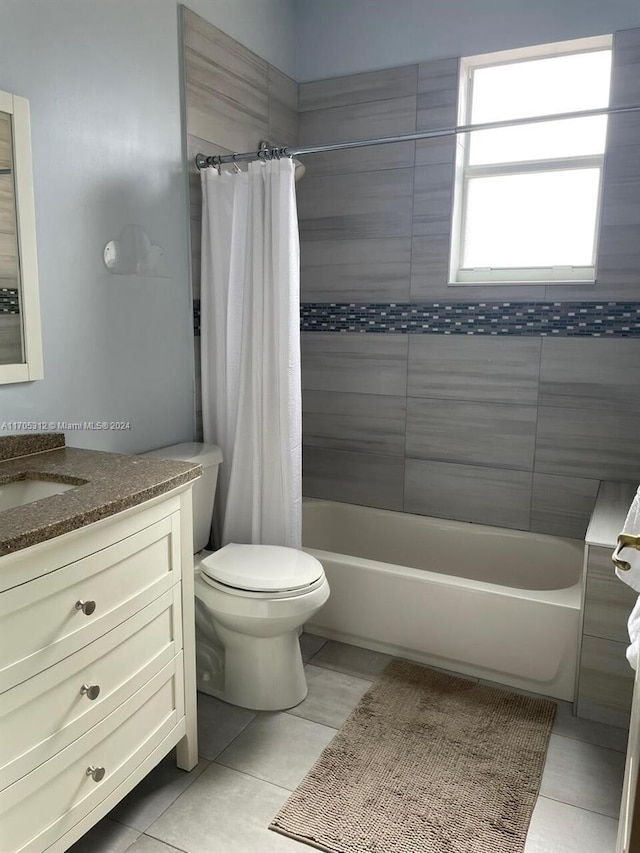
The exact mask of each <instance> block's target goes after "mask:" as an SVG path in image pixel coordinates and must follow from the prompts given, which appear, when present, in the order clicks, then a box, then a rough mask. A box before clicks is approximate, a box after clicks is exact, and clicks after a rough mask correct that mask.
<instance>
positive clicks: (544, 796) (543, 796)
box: [536, 794, 618, 823]
mask: <svg viewBox="0 0 640 853" xmlns="http://www.w3.org/2000/svg"><path fill="white" fill-rule="evenodd" d="M540 799H542V800H553V802H554V803H562V805H564V806H571V808H574V809H580V811H583V812H587V813H588V814H597V815H599V816H600V817H606V818H609V820H613V821H615V822H616V823H617V822H618V818H617V817H613V816H612V815H610V814H607V813H606V812H599V811H598V810H597V809H588V808H586V806H578V805H576V804H575V803H568V802H567V801H566V800H559V799H558V797H550V796H549V795H548V794H538V797H537V800H540ZM537 800H536V802H537Z"/></svg>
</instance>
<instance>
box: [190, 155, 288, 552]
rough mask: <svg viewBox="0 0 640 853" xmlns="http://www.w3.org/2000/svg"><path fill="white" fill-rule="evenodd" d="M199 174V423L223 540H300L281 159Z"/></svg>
mask: <svg viewBox="0 0 640 853" xmlns="http://www.w3.org/2000/svg"><path fill="white" fill-rule="evenodd" d="M201 175H202V193H203V201H202V278H201V348H202V420H203V437H204V440H205V442H210V443H213V444H218V445H219V446H220V447H221V448H222V453H223V456H224V461H223V464H222V466H221V469H220V474H219V480H218V490H217V496H216V501H217V504H218V510H219V515H218V517H219V519H220V521H221V531H220V533H221V537H220V538H221V542H220V544H222V545H224V544H227V543H228V542H239V543H261V544H267V545H288V546H291V547H294V548H299V547H300V545H301V511H302V435H301V432H302V412H301V409H302V404H301V391H300V269H299V267H300V257H299V241H298V219H297V212H296V202H295V185H294V166H293V163H292V161H291V160H290V159H283V160H273V161H269V162H266V163H263V162H255V163H251V164H250V165H249V171H248V172H240V173H237V174H236V173H233V172H225V171H223V172H222V174H218V172H217V171H216V170H215V169H212V168H210V169H204V170H203V171H202V172H201Z"/></svg>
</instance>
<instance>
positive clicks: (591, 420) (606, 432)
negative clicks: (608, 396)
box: [535, 406, 640, 481]
mask: <svg viewBox="0 0 640 853" xmlns="http://www.w3.org/2000/svg"><path fill="white" fill-rule="evenodd" d="M535 469H536V472H541V473H546V474H568V475H569V476H574V477H576V476H577V477H590V478H592V479H598V480H620V481H629V480H631V481H634V480H638V479H640V457H639V455H638V416H637V415H631V416H629V417H621V416H620V413H619V412H618V411H613V410H610V411H598V410H596V409H594V410H590V411H589V412H588V414H587V413H586V412H585V410H584V409H566V408H560V407H558V406H540V407H539V408H538V432H537V440H536V462H535Z"/></svg>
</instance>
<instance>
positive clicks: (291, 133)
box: [254, 65, 298, 146]
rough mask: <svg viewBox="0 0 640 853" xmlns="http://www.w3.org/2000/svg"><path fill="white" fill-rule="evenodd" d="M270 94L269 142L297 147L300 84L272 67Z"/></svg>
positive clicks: (270, 67) (270, 68)
mask: <svg viewBox="0 0 640 853" xmlns="http://www.w3.org/2000/svg"><path fill="white" fill-rule="evenodd" d="M268 93H269V138H268V140H267V141H268V142H269V144H270V145H285V146H292V145H297V143H298V84H297V83H296V81H295V80H292V79H291V78H290V77H287V75H286V74H283V73H282V72H281V71H279V70H278V69H277V68H274V67H273V66H272V65H270V66H269V87H268ZM258 141H260V140H258ZM254 144H255V143H254Z"/></svg>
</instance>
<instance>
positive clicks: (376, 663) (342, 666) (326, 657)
mask: <svg viewBox="0 0 640 853" xmlns="http://www.w3.org/2000/svg"><path fill="white" fill-rule="evenodd" d="M392 660H393V657H392V656H391V655H385V654H383V653H382V652H373V651H371V650H370V649H361V648H359V647H358V646H350V645H347V644H346V643H336V642H334V641H333V640H329V642H327V643H326V644H325V645H324V646H323V647H322V648H321V649H320V650H319V651H318V652H317V653H316V654H315V655H314V656H313V657H312V658H311V661H310V662H311V663H312V664H313V665H314V666H322V667H324V668H325V669H333V670H336V672H344V673H345V674H346V675H354V676H355V677H356V678H364V679H365V680H366V681H375V680H376V679H377V678H378V676H379V675H381V674H382V672H383V671H384V670H385V668H386V666H387V664H389V663H391V661H392Z"/></svg>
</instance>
